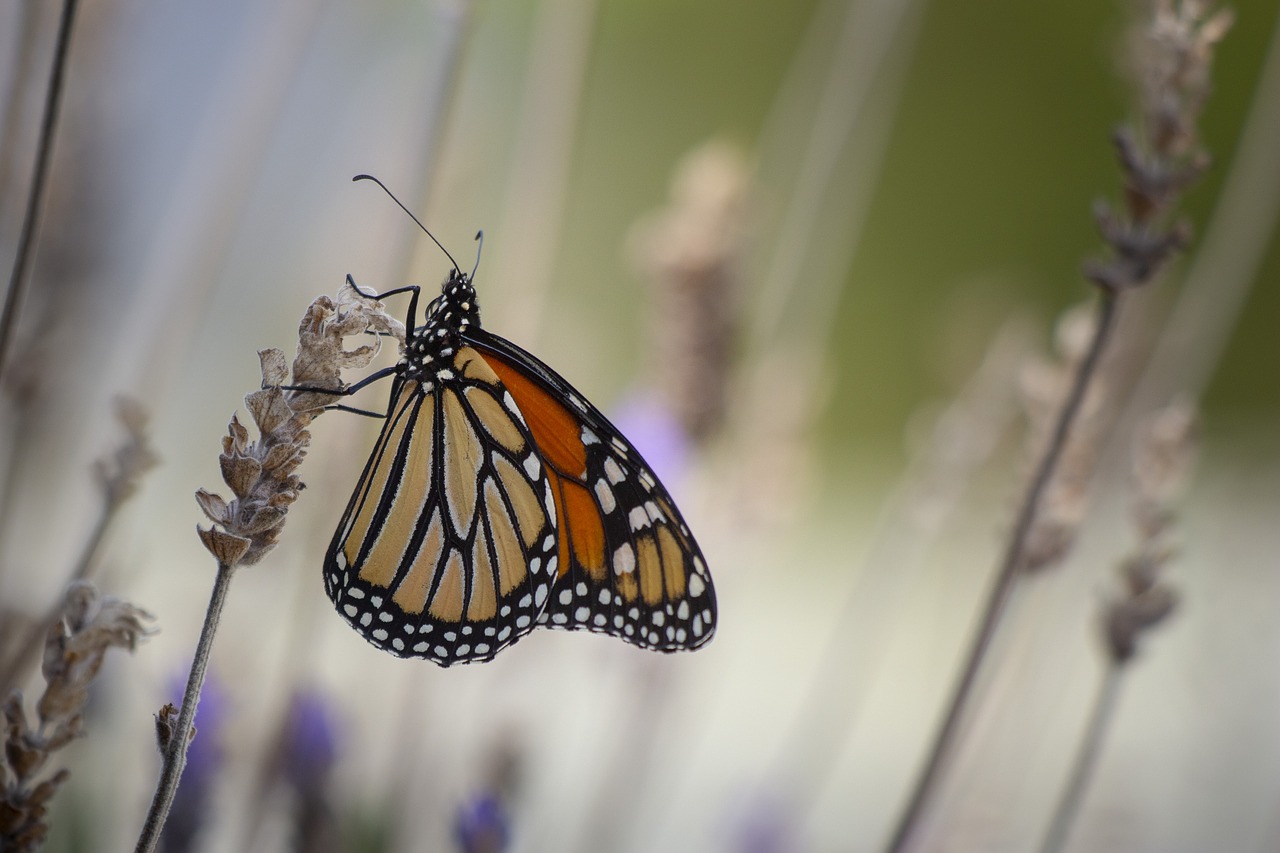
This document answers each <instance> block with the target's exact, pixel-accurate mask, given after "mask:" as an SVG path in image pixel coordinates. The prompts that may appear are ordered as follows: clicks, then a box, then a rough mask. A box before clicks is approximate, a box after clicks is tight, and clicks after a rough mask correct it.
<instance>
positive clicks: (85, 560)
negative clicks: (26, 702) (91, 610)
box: [0, 499, 120, 696]
mask: <svg viewBox="0 0 1280 853" xmlns="http://www.w3.org/2000/svg"><path fill="white" fill-rule="evenodd" d="M119 507H120V504H119V503H118V502H115V501H111V500H110V499H107V500H104V501H103V504H102V512H101V513H100V514H99V515H98V520H97V522H95V523H94V526H93V530H92V531H91V532H90V533H89V539H88V541H87V542H85V544H84V548H83V549H82V550H81V551H80V559H79V560H78V561H77V562H76V567H75V570H74V571H73V572H72V573H71V577H70V578H69V579H68V580H67V583H68V584H71V583H75V582H76V581H82V580H85V579H86V578H88V576H89V571H90V569H91V568H92V567H93V566H95V565H97V562H98V552H99V551H100V550H102V540H103V539H104V538H105V536H106V533H107V528H108V527H110V526H111V522H112V521H113V520H114V519H115V517H116V510H117V509H119ZM61 615H62V602H61V601H60V600H59V601H56V602H54V604H53V606H52V607H50V608H49V610H48V612H47V613H45V615H44V616H43V617H41V618H40V620H39V621H38V622H36V623H35V624H34V625H32V626H31V630H30V632H29V633H28V634H27V639H26V640H25V642H23V643H22V647H21V648H20V649H19V650H18V651H17V652H16V653H15V654H14V655H13V656H12V657H11V658H9V659H8V660H7V661H5V662H4V664H3V666H4V671H3V672H0V691H2V692H0V695H6V696H7V695H8V693H9V691H10V690H12V689H13V688H15V687H18V686H19V682H20V681H22V679H24V678H25V677H26V673H27V671H28V670H29V669H30V668H31V667H33V666H34V665H35V663H36V660H37V658H38V656H39V653H40V649H41V647H42V646H43V645H44V642H45V638H46V637H48V636H49V630H50V629H51V628H52V627H53V626H54V624H55V623H56V622H57V621H58V619H60V618H61Z"/></svg>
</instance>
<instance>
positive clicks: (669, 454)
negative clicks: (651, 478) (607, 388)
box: [613, 394, 690, 492]
mask: <svg viewBox="0 0 1280 853" xmlns="http://www.w3.org/2000/svg"><path fill="white" fill-rule="evenodd" d="M613 423H614V426H616V427H617V428H618V429H619V430H620V431H621V432H622V434H623V435H625V436H626V437H627V440H628V441H630V442H631V444H632V446H634V447H635V449H636V450H638V451H640V455H641V456H643V457H644V459H645V461H646V462H648V463H649V467H651V468H653V471H654V473H655V474H657V475H658V479H659V480H661V481H662V482H663V483H664V484H665V485H666V487H667V488H668V489H669V490H670V491H672V492H678V491H679V484H680V481H681V479H682V478H683V477H684V472H685V470H686V468H687V466H688V464H689V455H690V444H689V436H688V435H687V434H686V433H685V431H684V427H682V426H681V425H680V421H679V420H678V419H677V418H676V415H675V413H674V412H672V411H671V409H670V407H668V406H666V405H664V404H663V403H662V401H661V400H659V399H658V398H656V397H654V396H653V395H650V394H630V395H628V396H627V397H625V398H623V401H622V403H621V404H620V405H619V406H618V407H617V408H616V410H615V415H614V417H613Z"/></svg>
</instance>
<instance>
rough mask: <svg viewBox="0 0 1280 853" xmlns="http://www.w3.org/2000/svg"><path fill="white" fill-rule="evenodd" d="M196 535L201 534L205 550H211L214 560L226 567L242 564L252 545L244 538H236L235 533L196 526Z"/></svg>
mask: <svg viewBox="0 0 1280 853" xmlns="http://www.w3.org/2000/svg"><path fill="white" fill-rule="evenodd" d="M196 533H197V534H199V536H200V541H201V542H203V543H204V547H205V548H207V549H209V553H210V554H212V555H213V558H214V559H215V560H217V561H218V562H219V563H220V564H222V565H225V566H234V565H236V564H237V563H238V562H240V559H241V558H242V557H243V556H244V554H245V552H246V551H248V550H249V545H250V544H252V543H251V541H250V540H249V539H246V538H245V537H243V536H236V535H235V534H234V533H227V532H226V531H223V530H217V529H216V528H215V529H210V530H205V529H204V528H203V527H201V526H199V525H196Z"/></svg>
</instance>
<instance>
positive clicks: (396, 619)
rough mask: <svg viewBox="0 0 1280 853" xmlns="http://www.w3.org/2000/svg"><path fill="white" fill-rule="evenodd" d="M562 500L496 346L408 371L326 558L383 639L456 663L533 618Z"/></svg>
mask: <svg viewBox="0 0 1280 853" xmlns="http://www.w3.org/2000/svg"><path fill="white" fill-rule="evenodd" d="M555 512H556V505H555V501H554V499H553V495H552V491H551V482H550V479H549V476H548V471H547V469H546V468H545V466H544V465H543V464H542V462H541V461H540V459H539V457H538V455H537V453H536V452H535V445H534V444H533V442H532V440H531V436H530V432H529V428H528V426H527V424H526V423H525V422H524V419H523V416H522V415H521V413H520V410H519V409H518V408H517V407H516V406H515V404H514V402H513V400H512V398H511V396H510V395H509V394H508V393H507V392H506V389H505V388H504V387H503V385H502V383H501V382H500V381H499V379H498V377H497V375H496V374H494V372H493V371H492V370H491V369H490V368H489V366H488V365H487V363H486V362H485V360H484V359H482V358H480V357H479V355H478V354H477V353H476V352H475V351H474V350H472V349H471V348H469V347H462V348H460V349H459V350H458V351H457V353H456V355H455V356H454V357H453V359H452V365H451V369H445V370H442V371H440V373H439V374H438V375H437V377H436V378H435V380H434V381H431V382H425V383H422V384H420V383H419V382H417V381H413V380H404V379H400V380H397V384H396V386H395V388H394V390H393V394H392V401H391V406H390V408H389V409H388V415H387V419H386V422H385V424H384V425H383V429H382V434H381V436H380V437H379V439H378V443H377V445H376V447H375V449H374V453H373V455H372V456H371V457H370V460H369V463H368V465H366V467H365V471H364V474H363V475H362V477H361V479H360V483H359V485H358V486H357V487H356V491H355V494H354V495H353V496H352V498H351V501H350V503H349V504H348V506H347V511H346V512H345V513H344V515H343V518H342V521H341V522H340V523H339V526H338V531H337V533H336V535H335V536H334V539H333V542H332V543H331V544H330V546H329V551H328V553H327V555H326V558H325V581H326V584H325V585H326V591H327V592H328V594H329V597H330V598H331V599H332V600H333V602H334V604H335V606H337V608H338V610H339V612H341V613H342V614H343V615H344V616H345V617H346V619H347V621H348V622H350V623H351V625H352V626H353V627H354V628H355V629H356V630H357V631H359V632H360V633H361V634H362V635H364V637H365V638H366V639H368V640H369V641H370V642H371V643H373V644H374V645H376V646H379V647H381V648H385V649H387V650H389V651H391V652H393V653H394V654H397V655H400V656H406V657H408V656H411V657H425V658H428V659H430V660H433V661H435V662H436V663H439V664H442V665H445V666H448V665H450V664H453V663H462V662H468V661H473V660H488V659H490V658H492V657H493V656H494V655H495V654H496V653H497V652H498V651H499V650H501V649H502V648H505V647H506V646H508V645H510V644H511V643H513V642H515V641H516V640H517V639H519V638H520V637H522V636H523V635H524V634H527V633H528V632H529V631H531V630H532V629H533V627H534V625H535V624H536V621H537V618H538V616H539V614H540V613H541V612H542V611H543V609H544V607H545V605H546V602H547V600H548V596H549V593H550V590H551V587H552V584H553V583H554V582H555V579H556V574H557V559H558V554H557V546H556V543H557V540H556V518H555Z"/></svg>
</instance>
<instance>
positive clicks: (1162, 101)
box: [886, 0, 1232, 853]
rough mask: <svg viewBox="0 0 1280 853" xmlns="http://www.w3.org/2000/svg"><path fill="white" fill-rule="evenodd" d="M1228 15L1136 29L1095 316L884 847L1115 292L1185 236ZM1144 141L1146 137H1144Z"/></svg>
mask: <svg viewBox="0 0 1280 853" xmlns="http://www.w3.org/2000/svg"><path fill="white" fill-rule="evenodd" d="M1231 21H1232V18H1231V15H1230V14H1229V13H1227V12H1218V13H1215V14H1212V15H1210V14H1209V10H1208V7H1207V5H1206V4H1205V3H1203V2H1199V0H1183V2H1178V0H1158V2H1156V3H1155V4H1154V5H1153V8H1152V14H1151V19H1150V22H1149V24H1148V25H1147V26H1146V27H1144V32H1145V37H1144V38H1143V39H1142V41H1141V44H1142V45H1143V47H1144V49H1145V52H1144V53H1142V55H1141V56H1140V61H1139V66H1138V70H1139V74H1140V76H1141V83H1142V85H1141V87H1140V91H1139V96H1140V101H1141V102H1140V108H1139V112H1140V114H1141V119H1142V122H1143V124H1142V129H1143V130H1144V131H1145V139H1143V140H1140V139H1139V135H1138V134H1137V133H1135V132H1133V131H1128V130H1121V131H1119V132H1117V134H1116V135H1115V142H1116V145H1117V149H1118V152H1119V159H1120V165H1121V169H1122V171H1123V173H1124V176H1125V182H1126V186H1125V196H1124V210H1123V212H1122V213H1120V214H1116V213H1113V212H1112V211H1111V210H1110V208H1109V207H1107V206H1105V205H1097V206H1095V211H1096V218H1097V220H1098V225H1099V230H1100V231H1101V236H1102V239H1103V242H1104V243H1105V244H1106V245H1107V247H1108V248H1109V249H1110V250H1111V255H1110V257H1109V258H1106V259H1103V260H1099V261H1092V262H1090V263H1088V264H1086V265H1085V268H1084V274H1085V277H1086V278H1087V279H1089V280H1090V281H1091V282H1092V283H1093V284H1094V285H1095V286H1097V288H1098V296H1097V303H1096V318H1097V319H1096V323H1095V326H1094V332H1093V337H1092V339H1091V341H1090V343H1089V346H1088V348H1087V350H1086V355H1085V357H1084V359H1083V360H1082V361H1081V363H1080V367H1079V369H1078V370H1077V372H1076V376H1075V380H1074V381H1073V383H1072V386H1071V388H1070V389H1069V390H1068V392H1067V396H1066V400H1065V402H1064V403H1063V406H1062V409H1061V412H1060V414H1059V416H1058V419H1057V423H1056V425H1055V428H1054V430H1053V435H1052V438H1051V440H1050V443H1049V445H1048V446H1047V447H1046V448H1045V451H1044V455H1043V456H1042V457H1041V459H1040V461H1039V463H1038V464H1037V465H1036V468H1035V473H1034V475H1033V477H1032V479H1031V483H1030V485H1029V487H1028V489H1027V492H1026V494H1025V496H1024V498H1023V500H1022V502H1021V504H1020V506H1019V510H1018V514H1017V521H1016V522H1015V524H1014V528H1013V532H1012V533H1011V535H1010V538H1009V542H1008V545H1007V547H1006V549H1005V553H1004V557H1003V559H1002V561H1001V565H1000V568H999V570H998V571H997V573H996V578H995V580H994V582H993V584H992V588H991V590H990V592H989V593H988V597H987V601H986V604H985V606H984V609H983V612H982V615H981V616H980V617H979V623H978V630H977V634H976V635H975V637H974V639H973V641H972V643H971V645H970V647H969V651H968V654H967V656H966V658H965V662H964V664H963V666H962V668H961V674H960V677H959V680H958V681H957V683H956V687H955V690H954V692H953V693H952V696H951V700H950V702H949V703H948V705H947V710H946V712H945V715H944V717H943V721H942V724H941V726H940V727H939V729H938V731H937V733H936V734H935V735H934V738H933V741H932V743H931V744H930V748H929V752H928V756H927V758H926V760H925V764H924V767H923V769H922V771H921V773H920V776H919V778H918V779H917V781H916V783H915V785H914V787H913V788H912V791H911V794H910V796H909V798H908V801H907V805H906V807H905V808H904V810H903V812H902V814H901V815H900V816H899V818H898V821H897V822H896V824H895V826H894V830H893V835H892V836H891V839H890V841H889V844H888V846H887V848H886V849H887V850H889V851H893V853H899V851H902V850H905V849H906V848H907V847H908V846H909V844H910V842H911V839H912V836H913V833H914V832H915V830H916V829H917V828H918V826H919V822H920V821H919V818H920V816H921V814H923V812H924V810H925V808H926V807H927V806H928V804H929V802H930V800H931V798H932V795H933V792H934V789H935V788H936V786H937V784H938V781H939V778H940V777H941V774H942V770H943V767H944V764H945V762H946V760H947V759H948V758H949V757H950V754H951V752H952V747H953V744H954V741H955V739H956V737H957V735H958V733H959V730H960V723H961V721H962V719H963V717H964V712H965V710H966V708H967V707H968V703H969V700H970V698H971V696H972V693H973V688H974V686H975V685H976V683H977V676H978V672H979V669H980V668H981V665H982V663H983V661H984V660H985V658H986V655H987V651H988V650H989V649H990V646H991V642H992V640H993V638H994V636H995V631H996V628H997V626H998V625H999V623H1000V620H1001V617H1002V616H1003V614H1004V611H1005V608H1006V606H1007V605H1008V603H1009V600H1010V598H1011V597H1012V594H1013V591H1014V588H1015V587H1016V585H1017V581H1018V580H1019V579H1020V577H1021V576H1022V575H1023V572H1022V568H1023V565H1024V560H1025V549H1026V544H1027V541H1028V537H1029V535H1030V534H1031V532H1032V529H1033V525H1034V523H1035V521H1036V518H1037V515H1038V513H1039V507H1040V503H1041V501H1042V499H1043V497H1044V494H1045V491H1046V489H1047V488H1048V486H1049V484H1050V483H1051V482H1052V480H1053V477H1054V474H1055V472H1056V469H1057V466H1058V461H1059V460H1060V458H1061V457H1062V453H1063V449H1064V447H1065V445H1066V442H1067V439H1068V437H1069V436H1070V434H1071V429H1072V425H1073V424H1074V422H1075V419H1076V415H1077V414H1078V412H1079V410H1080V405H1081V403H1082V401H1083V400H1084V397H1085V393H1086V392H1087V390H1088V388H1089V385H1090V383H1091V381H1092V379H1093V377H1094V375H1095V373H1096V371H1097V367H1098V364H1099V362H1100V360H1101V355H1102V353H1103V351H1104V350H1105V349H1106V347H1107V344H1108V342H1109V340H1110V338H1111V334H1112V330H1113V329H1114V326H1115V319H1116V311H1117V306H1118V302H1119V299H1120V297H1121V295H1122V294H1124V293H1127V292H1128V291H1129V290H1132V289H1135V288H1137V287H1140V286H1142V285H1145V284H1148V283H1150V282H1151V281H1152V280H1153V279H1154V278H1155V276H1156V275H1157V273H1158V272H1159V271H1160V270H1161V269H1162V268H1163V266H1164V264H1165V263H1166V262H1167V261H1168V260H1169V258H1170V257H1171V255H1172V254H1173V253H1174V252H1175V251H1177V250H1178V249H1181V248H1182V247H1183V246H1185V244H1186V242H1187V240H1188V239H1189V235H1190V229H1189V227H1188V226H1187V225H1185V224H1184V223H1175V224H1173V225H1166V224H1165V223H1166V220H1167V218H1168V216H1169V212H1170V210H1171V209H1172V208H1173V206H1174V205H1175V204H1176V202H1177V200H1178V199H1179V198H1180V196H1181V193H1182V191H1184V190H1185V189H1186V188H1187V187H1188V185H1189V184H1190V183H1191V182H1192V181H1193V180H1194V179H1195V178H1197V177H1199V175H1200V174H1201V173H1203V171H1204V169H1205V168H1206V167H1207V164H1208V157H1207V155H1206V154H1205V153H1204V152H1203V151H1202V150H1201V149H1200V147H1199V140H1198V136H1197V131H1196V122H1197V119H1198V117H1199V114H1200V110H1201V108H1202V107H1203V105H1204V100H1205V98H1206V97H1207V94H1208V91H1209V68H1210V65H1211V60H1212V57H1213V49H1214V46H1215V45H1216V44H1217V43H1218V41H1220V40H1221V39H1222V37H1223V36H1224V35H1225V34H1226V32H1227V30H1228V29H1229V28H1230V25H1231ZM1144 143H1145V147H1144Z"/></svg>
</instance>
